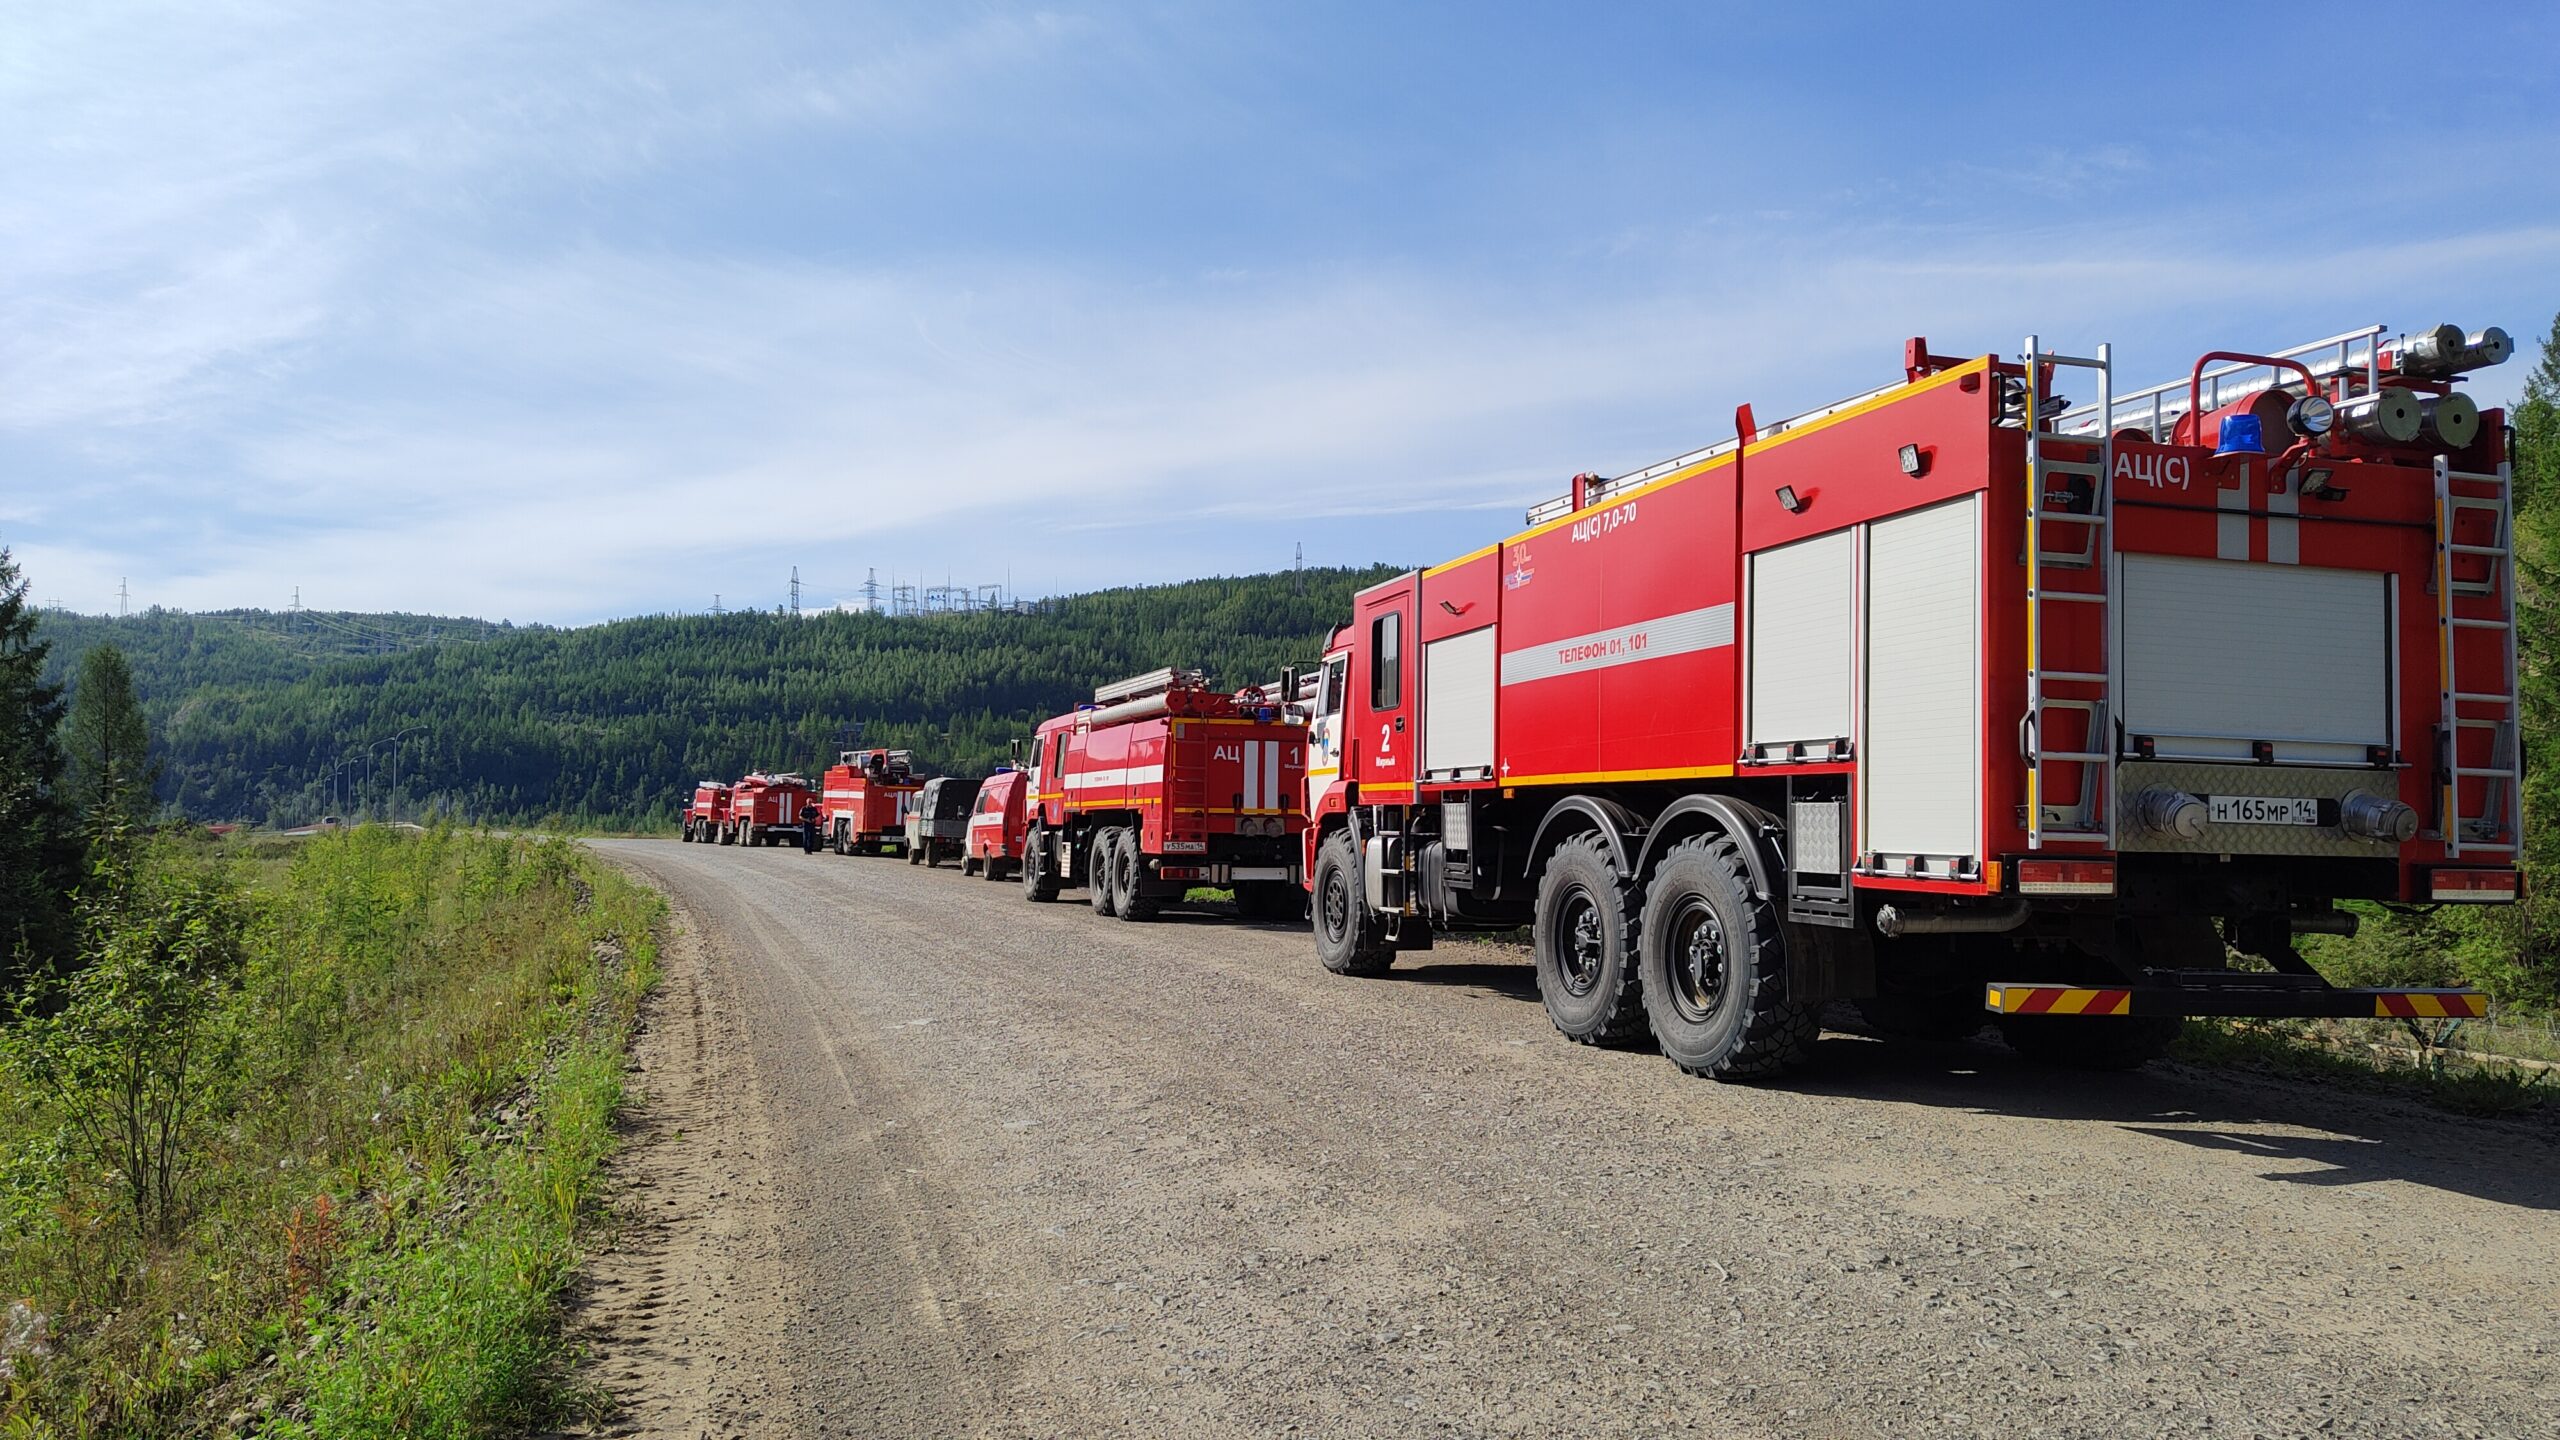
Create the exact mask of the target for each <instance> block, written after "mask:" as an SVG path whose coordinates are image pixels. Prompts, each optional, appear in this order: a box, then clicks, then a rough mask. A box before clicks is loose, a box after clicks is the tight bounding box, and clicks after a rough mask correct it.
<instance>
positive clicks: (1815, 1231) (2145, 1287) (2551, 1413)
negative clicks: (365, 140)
mask: <svg viewBox="0 0 2560 1440" xmlns="http://www.w3.org/2000/svg"><path fill="white" fill-rule="evenodd" d="M598 849H599V850H601V851H602V852H603V853H604V854H605V855H606V856H608V857H610V858H611V859H612V860H614V861H615V862H617V863H620V864H624V865H627V866H629V867H631V868H632V869H633V870H635V871H637V872H639V873H640V874H641V875H643V876H645V877H647V878H649V879H650V880H652V881H654V882H656V883H657V884H659V885H661V886H662V887H663V888H664V889H665V890H666V891H667V892H668V893H669V894H670V895H671V897H672V898H673V900H674V901H675V904H676V914H677V918H678V924H679V926H680V927H681V928H682V930H683V934H682V936H681V937H680V939H679V941H678V942H677V943H676V944H675V945H673V946H671V947H670V954H669V957H668V958H669V974H668V980H667V983H666V985H665V986H664V987H663V988H662V990H661V992H660V994H659V996H658V997H657V999H656V1000H655V1001H654V1002H653V1010H652V1013H651V1017H650V1025H649V1029H648V1031H647V1033H646V1034H645V1036H644V1038H643V1040H642V1043H641V1047H640V1055H639V1063H640V1064H641V1066H642V1068H641V1070H640V1071H639V1073H638V1074H637V1075H636V1076H635V1084H636V1089H637V1092H638V1094H639V1095H640V1097H641V1098H640V1101H639V1103H638V1106H637V1108H636V1110H635V1113H634V1135H633V1143H632V1147H631V1149H630V1150H629V1151H628V1152H627V1154H626V1156H625V1158H624V1160H623V1161H622V1162H621V1168H620V1172H619V1173H620V1184H621V1194H620V1197H619V1201H618V1204H619V1207H620V1209H621V1211H622V1213H623V1214H624V1215H625V1216H626V1217H628V1223H627V1224H626V1225H625V1226H624V1227H623V1228H622V1229H621V1230H620V1231H619V1232H618V1233H619V1239H618V1240H617V1241H616V1242H615V1244H614V1246H613V1248H612V1249H610V1250H609V1251H608V1252H607V1253H604V1254H602V1255H599V1256H598V1257H597V1258H596V1259H595V1261H594V1262H593V1264H592V1265H591V1267H590V1271H589V1276H590V1278H589V1282H588V1286H587V1290H586V1294H585V1297H584V1300H583V1310H582V1313H581V1314H580V1316H579V1318H578V1320H577V1322H576V1323H577V1325H578V1327H579V1330H580V1333H581V1335H582V1337H583V1339H584V1341H585V1343H586V1344H587V1346H588V1348H589V1350H590V1353H591V1357H592V1359H591V1364H590V1371H589V1373H590V1374H591V1376H592V1377H593V1378H594V1380H595V1381H596V1383H598V1384H600V1385H602V1386H604V1387H605V1388H607V1389H609V1390H611V1391H613V1392H614V1393H615V1394H616V1395H618V1396H619V1397H620V1399H621V1401H622V1405H623V1408H622V1410H621V1413H620V1417H619V1418H618V1419H617V1420H616V1421H615V1422H614V1423H613V1424H612V1425H610V1426H609V1427H608V1428H607V1433H615V1434H647V1435H671V1436H672V1435H683V1436H694V1435H757V1436H763V1435H776V1436H789V1435H831V1436H832V1435H843V1436H896V1437H921V1436H936V1435H993V1436H1084V1435H1150V1436H1153V1435H1162V1436H1182V1437H1194V1436H1257V1437H1258V1436H1270V1435H1282V1434H1297V1435H1340V1436H1435V1437H1438V1436H1478V1435H1483V1436H1503V1435H1514V1434H1520V1435H1546V1436H1554V1435H1566V1436H1618V1435H1628V1436H1652V1435H1702V1436H1751V1437H1758V1436H1788V1437H1795V1436H1803V1437H1833V1436H1838V1437H1859V1440H1869V1437H1877V1436H1929V1435H1948V1436H1973V1435H1988V1434H1997V1435H2002V1436H2055V1437H2064V1436H2068V1437H2085V1436H2128V1437H2130V1436H2146V1437H2147V1436H2155V1435H2164V1434H2188V1433H2193V1434H2204V1435H2218V1436H2246V1435H2269V1436H2297V1435H2308V1434H2318V1433H2325V1434H2335V1435H2340V1436H2349V1435H2352V1436H2400V1435H2427V1436H2435V1435H2447V1436H2492V1437H2511V1436H2529V1435H2560V1403H2555V1401H2554V1400H2553V1398H2552V1397H2554V1396H2560V1355H2555V1351H2560V1318H2555V1317H2560V1220H2555V1214H2554V1210H2555V1207H2560V1139H2556V1138H2555V1136H2556V1135H2560V1131H2555V1126H2554V1125H2553V1124H2552V1123H2551V1122H2549V1121H2547V1120H2545V1121H2525V1122H2483V1121H2472V1120H2463V1119H2457V1118H2452V1117H2447V1116H2443V1115H2439V1114H2435V1113H2433V1112H2429V1111H2426V1110H2423V1109H2420V1108H2417V1107H2415V1106H2412V1105H2406V1104H2402V1103H2399V1102H2395V1101H2389V1100H2378V1099H2374V1098H2370V1097H2366V1096H2361V1095H2348V1094H2332V1093H2324V1092H2322V1091H2319V1090H2316V1089H2313V1088H2309V1087H2304V1086H2298V1085H2291V1084H2284V1083H2278V1082H2272V1081H2262V1080H2253V1079H2249V1078H2244V1077H2236V1076H2226V1075H2218V1074H2204V1073H2198V1072H2194V1071H2188V1070H2183V1069H2179V1068H2176V1067H2154V1068H2153V1069H2151V1070H2149V1071H2145V1072H2142V1073H2138V1074H2133V1075H2113V1076H2085V1075H2075V1074H2062V1073H2055V1072H2050V1071H2042V1070H2037V1069H2033V1068H2030V1067H2028V1066H2026V1065H2024V1064H2022V1063H2020V1062H2017V1061H2015V1060H2013V1059H2012V1058H2011V1057H2010V1056H2009V1055H2008V1054H2007V1053H2006V1052H2005V1051H2003V1050H2001V1049H1999V1048H1998V1047H1996V1046H1994V1045H1991V1044H1989V1043H1987V1042H1986V1043H1980V1044H1965V1045H1954V1046H1921V1047H1900V1046H1886V1045H1882V1044H1878V1043H1876V1042H1873V1041H1870V1040H1865V1039H1861V1038H1856V1037H1852V1036H1846V1035H1836V1036H1830V1037H1826V1038H1825V1040H1824V1041H1823V1042H1822V1044H1821V1046H1820V1048H1819V1052H1818V1059H1817V1063H1816V1064H1815V1065H1814V1067H1813V1068H1812V1069H1811V1070H1810V1071H1809V1072H1808V1073H1804V1074H1801V1075H1799V1076H1797V1077H1795V1078H1794V1079H1793V1080H1791V1081H1790V1082H1789V1083H1787V1084H1785V1085H1782V1086H1777V1087H1771V1088H1746V1087H1732V1086H1723V1085H1717V1084H1713V1083H1710V1082H1705V1081H1697V1080H1690V1079H1687V1078H1686V1077H1683V1076H1682V1075H1680V1074H1679V1073H1678V1072H1676V1071H1675V1070H1673V1069H1672V1068H1671V1066H1670V1065H1669V1064H1667V1063H1666V1062H1664V1061H1663V1060H1662V1059H1661V1058H1660V1057H1659V1056H1657V1055H1651V1054H1643V1053H1635V1052H1618V1051H1604V1050H1593V1049H1587V1048H1583V1047H1579V1046H1574V1045H1570V1044H1567V1043H1565V1042H1564V1041H1563V1040H1561V1039H1560V1038H1558V1037H1557V1036H1556V1035H1555V1034H1554V1033H1553V1032H1552V1031H1551V1030H1550V1029H1549V1028H1548V1025H1547V1022H1546V1018H1545V1015H1544V1013H1543V1012H1542V1011H1541V1010H1540V1008H1539V1006H1538V1003H1537V999H1536V996H1535V993H1534V989H1533V986H1532V981H1531V977H1530V971H1529V968H1528V966H1527V964H1526V963H1525V957H1524V956H1523V955H1522V953H1521V952H1520V951H1518V950H1517V949H1514V948H1510V947H1506V946H1497V945H1486V944H1463V945H1450V946H1446V947H1444V948H1443V949H1442V950H1440V951H1438V952H1435V953H1433V954H1429V955H1423V956H1416V957H1411V958H1410V959H1408V960H1407V961H1406V962H1404V963H1403V964H1400V965H1399V967H1398V969H1397V971H1396V973H1395V974H1394V976H1393V977H1392V978H1386V979H1371V980H1350V979H1340V978H1336V977H1334V976H1330V975H1327V974H1325V973H1324V972H1323V971H1322V970H1321V969H1320V968H1319V967H1318V966H1317V964H1316V962H1315V959H1314V957H1313V954H1312V953H1311V950H1310V947H1309V944H1308V941H1307V938H1306V936H1305V934H1304V933H1303V931H1302V930H1298V929H1295V928H1291V927H1279V926H1246V925H1239V924H1236V923H1233V922H1227V921H1212V920H1210V919H1207V918H1192V919H1186V918H1182V917H1174V918H1169V919H1166V920H1162V921H1159V922H1156V923H1151V924H1129V923H1124V922H1121V921H1117V920H1106V919H1102V918H1099V917H1097V916H1095V915H1094V914H1093V913H1092V912H1091V911H1090V910H1089V909H1088V908H1087V907H1086V906H1084V905H1083V904H1081V903H1070V902H1062V903H1059V904H1054V905H1032V904H1029V903H1027V902H1026V901H1024V900H1023V899H1022V898H1021V892H1020V890H1019V889H1018V888H1017V887H1014V886H1012V885H1009V884H1008V885H993V884H987V883H985V882H982V881H979V880H975V879H964V878H962V877H961V876H959V875H958V874H957V873H955V872H954V871H951V870H948V869H944V870H938V871H937V870H927V869H922V868H915V867H910V866H907V865H905V864H902V863H899V862H897V861H894V860H883V859H864V858H843V857H838V856H833V855H823V854H822V855H818V856H815V857H811V856H805V855H801V854H799V853H796V852H792V851H784V850H763V849H755V850H744V849H737V848H722V847H716V846H701V845H680V844H677V843H674V842H672V841H666V842H653V841H614V842H599V844H598ZM1071 894H1072V892H1071Z"/></svg>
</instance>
